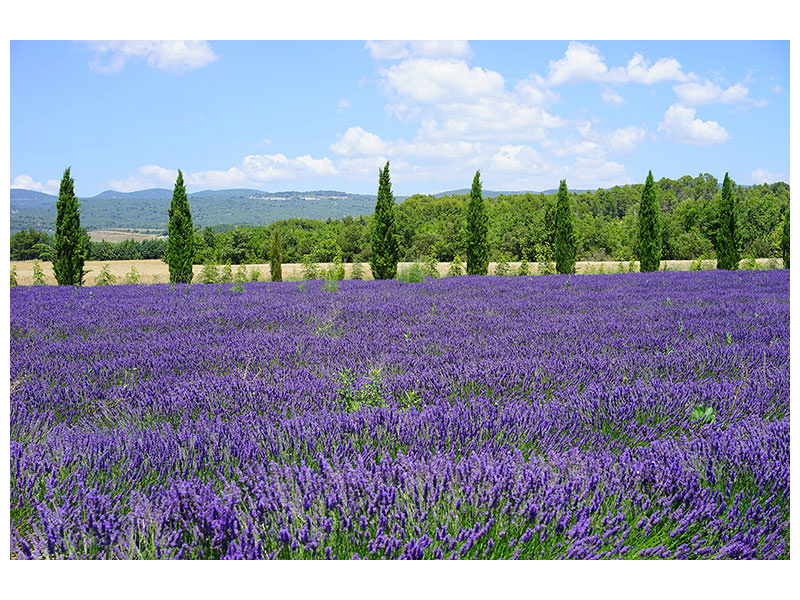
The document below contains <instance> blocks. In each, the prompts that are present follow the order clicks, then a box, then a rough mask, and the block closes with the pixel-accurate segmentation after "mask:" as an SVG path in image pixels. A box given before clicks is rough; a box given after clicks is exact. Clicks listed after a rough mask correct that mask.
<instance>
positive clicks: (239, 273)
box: [233, 265, 247, 283]
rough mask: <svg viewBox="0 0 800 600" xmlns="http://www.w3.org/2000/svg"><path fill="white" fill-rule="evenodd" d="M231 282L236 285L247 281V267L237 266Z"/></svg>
mask: <svg viewBox="0 0 800 600" xmlns="http://www.w3.org/2000/svg"><path fill="white" fill-rule="evenodd" d="M233 280H234V281H235V282H236V283H244V282H245V281H247V267H246V266H245V265H239V268H238V269H236V275H234V276H233Z"/></svg>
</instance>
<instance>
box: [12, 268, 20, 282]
mask: <svg viewBox="0 0 800 600" xmlns="http://www.w3.org/2000/svg"><path fill="white" fill-rule="evenodd" d="M17 285H19V284H18V283H17V265H14V266H12V267H11V287H16V286H17Z"/></svg>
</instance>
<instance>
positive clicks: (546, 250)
mask: <svg viewBox="0 0 800 600" xmlns="http://www.w3.org/2000/svg"><path fill="white" fill-rule="evenodd" d="M534 250H535V252H536V262H537V263H538V266H537V272H538V273H539V275H555V273H556V263H554V262H553V249H552V248H551V247H550V244H548V243H547V242H542V243H540V244H536V247H535V249H534Z"/></svg>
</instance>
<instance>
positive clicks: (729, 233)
mask: <svg viewBox="0 0 800 600" xmlns="http://www.w3.org/2000/svg"><path fill="white" fill-rule="evenodd" d="M717 268H718V269H728V270H729V271H732V270H736V269H738V268H739V231H738V224H737V222H736V199H735V198H734V195H733V184H732V183H731V180H730V178H729V177H728V174H727V173H725V179H724V180H723V181H722V200H721V201H720V208H719V222H718V228H717Z"/></svg>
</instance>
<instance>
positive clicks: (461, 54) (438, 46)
mask: <svg viewBox="0 0 800 600" xmlns="http://www.w3.org/2000/svg"><path fill="white" fill-rule="evenodd" d="M365 47H366V49H367V50H369V52H370V55H371V56H372V58H373V59H375V60H401V59H405V58H411V57H420V58H467V57H468V56H470V55H471V54H472V50H471V49H470V47H469V44H468V43H467V42H465V41H458V40H445V41H424V40H422V41H419V40H418V41H402V40H390V41H369V42H367V43H366V45H365Z"/></svg>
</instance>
